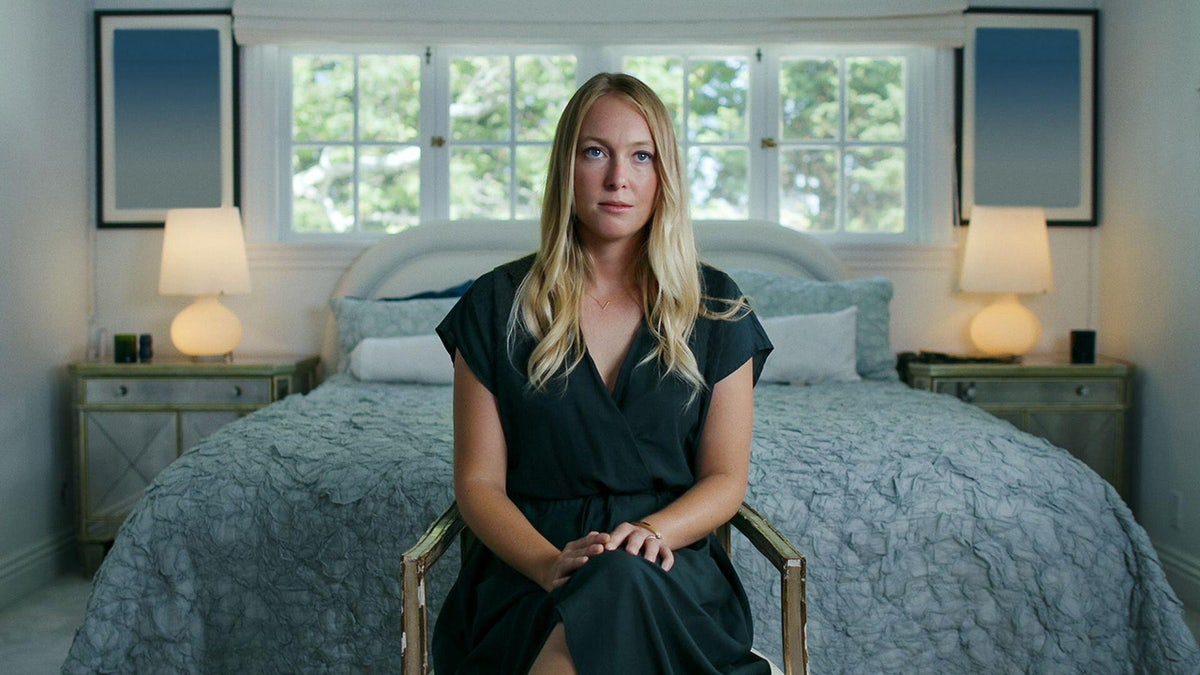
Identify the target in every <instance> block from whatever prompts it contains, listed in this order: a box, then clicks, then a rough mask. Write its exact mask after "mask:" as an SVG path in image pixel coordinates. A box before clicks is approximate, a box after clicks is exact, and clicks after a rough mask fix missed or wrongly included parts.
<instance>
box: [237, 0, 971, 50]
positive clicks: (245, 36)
mask: <svg viewBox="0 0 1200 675" xmlns="http://www.w3.org/2000/svg"><path fill="white" fill-rule="evenodd" d="M966 8H967V2H966V0H886V1H884V0H760V1H759V2H754V3H748V2H731V1H730V0H657V1H651V0H610V1H609V2H607V3H594V2H589V3H579V4H575V3H565V2H562V0H510V1H509V2H504V3H500V2H491V1H488V0H440V1H439V2H430V1H429V0H234V3H233V21H234V23H233V28H234V37H235V39H236V40H237V42H238V43H239V44H242V45H260V44H274V45H296V44H313V43H322V44H325V43H331V42H332V43H412V42H419V43H456V42H457V43H461V42H479V41H494V40H503V41H510V42H511V41H518V42H526V43H596V44H669V43H680V42H699V43H739V44H745V43H768V42H856V43H862V42H871V43H899V44H921V45H935V46H961V45H962V44H963V42H964V36H965V22H964V20H963V11H964V10H965V9H966Z"/></svg>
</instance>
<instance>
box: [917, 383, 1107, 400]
mask: <svg viewBox="0 0 1200 675" xmlns="http://www.w3.org/2000/svg"><path fill="white" fill-rule="evenodd" d="M934 391H936V392H938V393H942V394H950V395H951V396H957V397H958V398H960V399H962V400H963V401H966V402H967V403H978V404H982V405H987V404H1006V403H1009V404H1055V403H1070V404H1096V405H1103V404H1113V405H1117V404H1120V403H1122V399H1121V382H1120V381H1119V380H1078V379H1076V380H1038V379H1025V378H1020V379H1007V380H987V379H974V380H967V379H963V380H939V381H938V382H937V383H936V384H935V385H934Z"/></svg>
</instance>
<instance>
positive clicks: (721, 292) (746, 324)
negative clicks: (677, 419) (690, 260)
mask: <svg viewBox="0 0 1200 675" xmlns="http://www.w3.org/2000/svg"><path fill="white" fill-rule="evenodd" d="M704 286H705V288H704V292H705V295H706V296H708V297H709V298H710V300H709V308H710V309H712V310H714V311H723V310H725V309H727V308H728V305H727V304H726V303H724V302H721V300H736V299H738V298H740V297H742V291H741V289H740V288H738V285H737V283H736V282H734V280H733V279H731V278H729V276H728V275H727V274H725V273H724V272H721V271H719V270H716V269H714V268H711V267H705V268H704ZM703 321H704V322H705V323H706V327H707V329H708V331H710V333H711V334H710V336H709V337H708V344H709V348H708V354H707V359H706V362H705V363H704V364H702V366H701V367H702V368H703V370H704V378H705V381H707V382H708V383H709V384H710V385H712V384H716V383H717V382H720V381H721V380H723V379H725V378H726V377H727V376H729V375H730V374H731V373H733V372H734V371H735V370H737V369H738V368H740V367H741V366H742V364H744V363H746V361H748V360H750V359H753V360H754V382H755V384H757V383H758V376H759V374H761V373H762V369H763V365H764V364H765V363H766V362H767V356H768V355H770V353H771V350H772V349H774V346H773V345H772V344H771V340H770V338H769V337H767V331H766V330H764V329H763V327H762V324H761V323H759V321H758V316H757V315H756V314H755V313H754V312H753V311H752V310H750V311H747V312H746V313H745V314H743V315H741V316H739V317H737V318H735V319H731V320H720V319H704V320H703Z"/></svg>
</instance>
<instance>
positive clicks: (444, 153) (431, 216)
mask: <svg viewBox="0 0 1200 675" xmlns="http://www.w3.org/2000/svg"><path fill="white" fill-rule="evenodd" d="M425 53H426V58H425V61H424V64H423V65H422V67H421V113H420V115H421V122H420V125H421V138H420V139H419V141H418V142H419V144H420V148H421V221H422V222H428V221H431V220H440V219H444V218H448V217H449V216H450V197H449V194H450V147H449V138H450V131H449V117H450V115H449V113H450V85H449V79H450V57H449V56H448V55H447V54H446V50H445V49H434V48H429V49H427V51H426V52H425ZM434 137H441V138H443V139H446V143H445V144H443V145H442V146H441V147H438V146H435V145H434V143H433V139H434Z"/></svg>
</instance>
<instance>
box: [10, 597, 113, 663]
mask: <svg viewBox="0 0 1200 675" xmlns="http://www.w3.org/2000/svg"><path fill="white" fill-rule="evenodd" d="M91 587H92V584H91V581H90V580H88V579H84V578H83V576H81V575H78V574H75V575H70V576H63V577H59V578H58V579H56V580H55V581H54V582H53V583H51V584H50V585H48V586H46V587H44V588H41V589H39V590H37V591H35V592H34V593H32V594H31V595H28V596H26V597H25V598H23V599H21V600H18V601H17V602H16V603H15V604H13V605H11V606H9V607H6V608H4V609H3V610H0V672H4V673H12V674H13V675H43V674H46V675H49V674H50V673H57V672H59V670H60V669H61V668H62V664H63V661H64V660H66V658H67V650H68V649H70V647H71V640H72V639H74V637H75V629H77V628H78V627H79V624H80V623H82V622H83V612H84V608H85V607H87V599H88V593H89V592H90V591H91Z"/></svg>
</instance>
